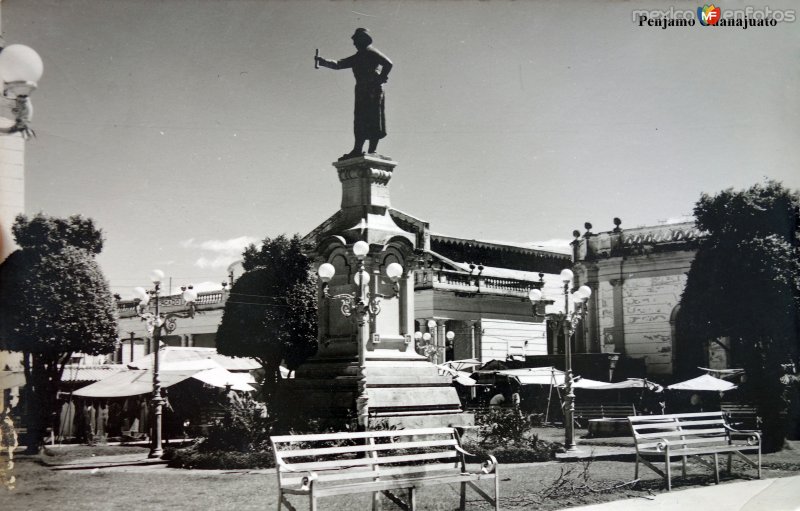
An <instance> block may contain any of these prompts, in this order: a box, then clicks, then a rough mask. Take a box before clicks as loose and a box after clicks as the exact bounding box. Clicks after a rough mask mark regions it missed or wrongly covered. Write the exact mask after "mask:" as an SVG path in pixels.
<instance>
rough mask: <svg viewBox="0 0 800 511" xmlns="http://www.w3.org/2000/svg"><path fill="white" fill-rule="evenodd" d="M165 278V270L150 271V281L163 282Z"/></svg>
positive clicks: (154, 282)
mask: <svg viewBox="0 0 800 511" xmlns="http://www.w3.org/2000/svg"><path fill="white" fill-rule="evenodd" d="M162 280H164V272H163V271H161V270H153V271H151V272H150V281H151V282H152V283H153V284H161V281H162Z"/></svg>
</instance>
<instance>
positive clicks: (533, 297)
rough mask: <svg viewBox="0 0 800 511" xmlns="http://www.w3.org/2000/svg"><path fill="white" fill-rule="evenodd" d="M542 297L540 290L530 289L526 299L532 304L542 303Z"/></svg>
mask: <svg viewBox="0 0 800 511" xmlns="http://www.w3.org/2000/svg"><path fill="white" fill-rule="evenodd" d="M542 296H543V295H542V291H541V290H540V289H531V290H530V292H529V293H528V299H529V300H530V301H531V302H533V303H536V302H540V301H542Z"/></svg>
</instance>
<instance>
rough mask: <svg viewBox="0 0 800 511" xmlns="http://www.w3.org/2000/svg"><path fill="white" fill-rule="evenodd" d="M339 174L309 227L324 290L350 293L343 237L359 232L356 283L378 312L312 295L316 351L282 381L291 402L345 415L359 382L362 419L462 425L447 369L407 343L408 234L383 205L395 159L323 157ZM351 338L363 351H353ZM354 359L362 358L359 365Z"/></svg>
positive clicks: (352, 412)
mask: <svg viewBox="0 0 800 511" xmlns="http://www.w3.org/2000/svg"><path fill="white" fill-rule="evenodd" d="M333 165H334V167H336V169H337V171H338V175H339V180H340V182H341V183H342V203H341V209H340V210H339V211H338V212H337V213H336V214H334V215H333V216H332V217H331V218H329V219H328V220H327V221H326V222H325V223H323V224H322V225H321V226H320V227H319V228H318V229H317V230H316V231H315V232H313V233H312V235H310V236H313V237H314V239H315V241H316V242H317V249H316V256H317V261H318V264H322V263H330V264H332V265H333V266H334V268H335V269H336V273H335V275H334V277H333V279H332V280H331V281H330V283H329V287H328V291H329V294H330V295H333V296H334V297H335V295H351V296H358V295H359V293H360V289H359V286H358V285H357V284H356V279H355V276H356V274H357V272H358V268H359V264H360V262H359V260H358V259H357V258H356V257H355V256H354V254H353V250H352V246H353V244H354V243H355V242H357V241H365V242H367V243H368V244H369V246H370V251H369V253H368V254H367V256H366V257H365V258H364V261H363V264H364V269H365V271H366V272H367V273H369V274H370V277H371V279H370V282H369V284H368V286H366V289H365V291H366V292H368V294H369V296H371V297H372V298H373V300H375V299H376V298H378V300H377V302H378V305H379V307H380V312H379V313H377V314H370V315H367V316H365V318H366V321H364V322H363V325H362V326H359V324H358V319H359V317H358V314H357V313H353V314H352V315H351V316H350V317H347V316H346V315H345V314H344V312H345V311H344V310H343V308H342V303H343V300H342V299H336V298H331V299H328V298H325V297H324V296H323V293H322V289H320V294H319V351H318V353H317V355H316V356H314V357H313V358H312V359H310V360H308V361H307V362H306V363H305V364H303V365H302V366H301V367H300V368H299V369H298V370H297V371H296V374H295V378H294V379H292V380H286V381H285V382H284V383H285V385H284V389H285V391H286V394H285V395H287V396H289V398H290V399H291V400H292V406H296V407H297V409H299V410H302V411H303V413H304V414H305V415H308V416H316V417H320V418H342V419H346V418H348V417H349V418H350V419H353V418H355V417H356V415H357V413H358V407H357V399H358V397H359V394H360V393H361V389H362V387H361V386H362V385H365V386H366V396H367V403H366V404H367V407H368V412H369V413H368V417H369V424H370V426H374V425H375V424H376V422H385V423H386V424H387V425H391V426H401V427H405V428H410V427H427V426H448V425H453V426H465V425H469V424H472V416H471V415H470V414H465V413H463V411H462V409H461V403H460V401H459V398H458V395H457V393H456V390H455V388H454V387H453V386H452V383H451V378H450V377H449V376H442V375H439V371H438V369H437V368H436V366H434V365H433V364H431V363H430V362H429V361H428V360H427V358H425V357H424V356H422V355H419V354H418V353H417V352H416V349H415V344H414V342H415V341H414V336H413V334H414V314H413V311H414V281H413V279H414V269H415V268H416V261H417V251H416V239H417V237H416V234H415V233H411V232H407V231H404V230H403V229H401V228H400V227H399V226H398V225H397V224H396V223H395V222H394V220H393V219H392V217H391V216H390V214H389V209H390V207H391V204H390V198H389V188H388V184H389V181H390V180H391V177H392V174H393V172H394V168H395V166H396V165H397V163H396V162H394V161H391V160H389V159H386V158H382V157H377V156H360V157H356V158H351V159H348V160H344V161H339V162H336V163H334V164H333ZM392 263H397V264H400V266H402V267H403V269H404V272H403V275H402V277H401V278H400V279H399V281H398V283H397V285H396V286H395V285H393V283H392V282H391V281H390V280H389V279H388V278H387V277H386V276H385V269H386V267H387V266H388V265H390V264H392ZM359 346H363V350H364V354H363V357H360V356H359V355H360V353H359ZM362 364H363V367H362Z"/></svg>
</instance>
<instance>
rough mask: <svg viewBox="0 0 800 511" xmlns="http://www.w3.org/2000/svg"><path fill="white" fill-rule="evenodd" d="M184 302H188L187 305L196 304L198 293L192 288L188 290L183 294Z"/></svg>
mask: <svg viewBox="0 0 800 511" xmlns="http://www.w3.org/2000/svg"><path fill="white" fill-rule="evenodd" d="M183 300H184V301H185V302H187V303H189V302H196V301H197V291H195V290H194V289H192V288H191V287H190V288H188V289H187V290H186V291H184V292H183Z"/></svg>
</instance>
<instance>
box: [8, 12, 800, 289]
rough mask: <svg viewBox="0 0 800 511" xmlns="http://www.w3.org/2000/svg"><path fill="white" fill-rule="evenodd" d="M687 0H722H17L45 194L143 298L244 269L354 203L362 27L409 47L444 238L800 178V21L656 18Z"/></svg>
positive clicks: (662, 209)
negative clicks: (655, 23)
mask: <svg viewBox="0 0 800 511" xmlns="http://www.w3.org/2000/svg"><path fill="white" fill-rule="evenodd" d="M719 5H720V6H721V7H722V9H723V11H725V10H726V9H738V8H744V7H745V6H748V5H749V6H752V7H754V8H756V9H762V8H763V7H764V6H768V7H770V8H772V9H773V10H775V9H785V8H794V5H793V4H783V5H782V4H780V3H777V2H766V3H765V2H760V1H755V0H753V1H750V2H724V3H720V4H719ZM671 7H672V8H674V9H680V10H691V11H695V10H696V9H697V7H698V3H697V2H687V1H683V0H675V1H673V2H669V1H665V2H659V3H644V2H635V1H592V2H558V3H557V2H546V1H542V2H539V1H533V0H530V1H522V0H519V1H497V0H491V1H483V2H472V1H460V2H456V1H447V0H439V1H428V0H424V1H423V0H417V1H413V0H412V1H402V2H400V1H395V2H366V1H359V2H350V1H346V0H339V1H313V0H307V1H293V2H288V1H269V0H263V1H261V0H260V1H254V0H253V1H245V0H215V1H211V0H159V1H155V0H69V1H59V0H4V1H3V2H2V24H3V26H2V28H3V35H4V37H5V40H6V42H7V43H8V44H10V43H24V44H27V45H29V46H31V47H33V48H34V49H36V50H37V52H39V54H40V55H41V56H42V59H43V61H44V69H45V70H44V76H43V77H42V79H41V81H40V83H39V89H38V90H37V91H36V92H35V93H34V95H33V96H32V100H33V103H34V106H35V116H34V119H33V123H32V127H33V129H34V130H35V131H36V134H37V137H36V138H35V139H32V140H30V141H29V142H28V144H27V148H26V177H25V179H26V181H25V185H26V197H25V199H26V212H27V213H29V214H34V213H37V212H39V211H42V212H44V213H47V214H50V215H58V216H67V215H72V214H82V215H84V216H89V217H92V218H93V219H95V221H96V222H97V224H98V225H99V226H100V227H101V228H102V229H103V231H104V233H105V238H106V243H105V247H104V251H103V253H102V254H100V256H99V257H98V260H99V262H100V264H101V267H102V268H103V271H104V272H105V275H106V277H107V278H108V279H109V281H110V283H111V287H112V290H113V291H114V292H119V293H120V294H122V295H123V296H124V297H127V296H130V295H131V292H132V289H133V287H135V286H142V285H147V284H148V274H149V272H150V271H151V270H152V269H153V268H160V269H161V270H163V271H164V272H165V273H166V275H167V276H168V277H170V278H171V279H172V285H173V291H174V290H175V289H177V287H178V286H181V285H186V284H190V283H191V284H196V285H200V284H202V285H203V286H204V287H206V286H208V285H209V284H208V283H209V282H214V283H216V282H220V281H222V280H223V279H224V278H225V276H226V273H227V270H226V268H227V266H228V265H229V264H230V263H231V262H233V261H235V260H237V259H238V258H239V256H240V254H241V250H242V248H243V246H244V245H246V244H247V243H250V242H257V241H258V240H260V239H263V238H264V237H266V236H269V237H273V236H277V235H279V234H282V233H288V234H292V233H295V232H298V233H301V234H305V233H307V232H309V231H310V230H312V229H313V228H315V227H316V226H317V225H319V224H320V223H322V222H323V221H324V220H325V219H327V218H328V217H329V216H330V215H332V214H333V213H335V212H336V211H337V210H338V207H339V202H340V199H341V188H340V184H339V182H338V179H337V177H336V172H335V169H334V168H333V167H332V165H331V162H333V161H336V159H337V158H338V157H339V156H341V155H342V154H343V153H345V152H347V151H349V149H350V147H351V146H352V108H353V83H354V80H353V76H352V74H351V73H350V72H349V71H333V70H329V69H318V70H315V69H314V66H313V55H314V50H315V49H317V48H319V51H320V55H322V56H324V57H327V58H343V57H346V56H349V55H351V54H352V53H353V52H354V48H353V46H352V43H351V40H350V36H351V35H352V33H353V31H354V30H355V28H357V27H366V28H368V29H369V30H370V32H371V33H372V35H373V38H374V41H375V42H374V44H375V46H376V47H377V48H379V49H380V50H381V51H382V52H383V53H384V54H386V55H387V56H388V57H389V58H390V59H391V60H392V61H393V62H394V68H393V69H392V71H391V74H390V76H389V82H388V83H387V85H386V106H387V114H386V115H387V123H388V136H387V138H385V139H384V140H382V141H381V143H380V146H379V148H378V152H380V153H381V154H384V155H387V156H390V157H391V158H393V159H394V160H395V161H397V162H399V164H398V166H397V168H396V169H395V173H394V177H393V179H392V182H391V185H390V187H391V188H390V189H391V195H392V197H391V199H392V206H393V207H395V208H397V209H399V210H401V211H404V212H406V213H409V214H412V215H414V216H416V217H418V218H421V219H424V220H426V221H429V222H430V223H431V228H432V230H433V231H434V232H436V233H441V234H446V235H450V236H460V237H465V238H474V239H481V240H502V241H507V242H513V243H531V242H536V243H540V244H548V243H549V244H552V243H553V240H566V239H569V238H570V233H571V232H572V230H573V229H576V228H578V229H581V228H582V226H583V224H584V222H586V221H590V222H592V223H593V224H594V230H595V231H604V230H610V229H611V228H613V224H612V218H613V217H620V218H621V219H622V227H623V228H625V227H636V226H641V225H654V224H658V223H662V222H665V221H670V220H674V219H678V218H682V217H685V216H687V215H691V212H692V208H693V205H694V203H695V202H696V201H697V199H698V198H699V197H700V194H701V193H704V192H705V193H715V192H718V191H720V190H722V189H725V188H728V187H735V188H744V187H747V186H750V185H752V184H754V183H757V182H760V181H763V180H764V179H765V178H772V179H777V180H780V181H782V182H783V183H784V184H785V185H787V186H789V187H791V188H795V189H797V188H800V172H798V168H800V165H798V164H799V163H800V148H799V147H800V145H799V144H798V143H797V141H798V140H800V122H798V121H800V104H799V103H800V101H799V100H798V85H800V66H799V65H798V58H800V53H799V51H798V49H799V48H800V21H795V22H794V23H785V22H784V23H779V24H778V25H777V26H775V27H750V28H748V29H746V30H743V29H741V28H726V27H704V26H701V25H700V24H699V23H696V25H695V26H692V27H668V28H667V29H661V28H659V27H648V26H640V25H639V24H638V23H637V22H635V21H634V17H633V13H632V11H633V10H635V9H648V10H649V9H669V8H671ZM557 243H558V242H556V244H557ZM561 243H563V241H562V242H561Z"/></svg>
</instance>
